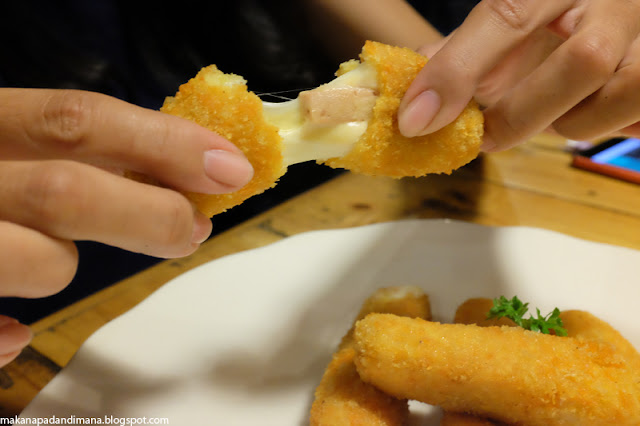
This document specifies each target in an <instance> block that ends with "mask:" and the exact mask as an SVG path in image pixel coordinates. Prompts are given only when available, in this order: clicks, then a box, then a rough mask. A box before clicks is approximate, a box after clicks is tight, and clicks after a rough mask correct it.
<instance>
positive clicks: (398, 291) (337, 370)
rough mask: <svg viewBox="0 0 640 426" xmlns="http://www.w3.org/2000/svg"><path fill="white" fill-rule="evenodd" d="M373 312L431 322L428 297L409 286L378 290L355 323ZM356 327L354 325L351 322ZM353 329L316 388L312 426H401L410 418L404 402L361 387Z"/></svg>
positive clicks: (366, 384) (343, 340)
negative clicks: (356, 365) (356, 364)
mask: <svg viewBox="0 0 640 426" xmlns="http://www.w3.org/2000/svg"><path fill="white" fill-rule="evenodd" d="M372 312H386V313H393V314H396V315H402V316H408V317H411V318H414V317H418V318H424V319H428V318H431V304H430V302H429V296H427V295H426V294H424V292H422V290H420V289H419V288H416V287H410V286H394V287H385V288H379V289H377V290H376V291H375V292H374V293H373V294H372V295H371V296H369V297H368V298H367V300H365V301H364V303H363V304H362V307H361V308H360V312H359V313H358V316H357V317H356V320H355V321H358V320H360V319H362V318H364V317H365V316H367V315H368V314H370V313H372ZM354 326H355V322H354ZM353 330H354V328H353V327H352V328H351V329H350V330H349V331H348V332H347V334H345V335H344V337H343V338H342V341H341V342H340V345H339V347H338V350H337V351H336V352H335V353H334V355H333V358H332V360H331V362H330V363H329V365H328V366H327V369H326V370H325V372H324V375H323V376H322V380H321V381H320V384H319V385H318V387H317V388H316V392H315V400H314V401H313V405H312V406H311V411H310V418H309V424H310V425H311V426H341V425H344V426H352V425H362V426H402V425H404V424H406V420H407V418H408V415H409V410H408V405H407V401H406V400H404V399H396V398H394V397H391V396H389V395H387V394H385V393H383V392H382V391H380V390H378V389H376V388H375V387H373V386H372V385H370V384H368V383H364V382H363V381H362V380H361V379H360V376H359V375H358V372H357V371H356V367H355V364H354V357H355V351H354V340H353Z"/></svg>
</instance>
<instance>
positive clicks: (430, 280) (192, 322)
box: [23, 220, 640, 426]
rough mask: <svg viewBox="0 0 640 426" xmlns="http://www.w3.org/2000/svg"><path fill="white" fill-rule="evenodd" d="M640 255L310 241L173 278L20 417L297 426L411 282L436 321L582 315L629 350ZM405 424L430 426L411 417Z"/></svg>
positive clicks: (348, 233) (471, 229) (541, 240)
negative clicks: (332, 369)
mask: <svg viewBox="0 0 640 426" xmlns="http://www.w3.org/2000/svg"><path fill="white" fill-rule="evenodd" d="M639 265H640V252H638V251H634V250H630V249H625V248H620V247H614V246H609V245H603V244H596V243H591V242H586V241H583V240H579V239H575V238H571V237H567V236H565V235H561V234H558V233H554V232H550V231H544V230H540V229H532V228H521V227H510V228H494V227H483V226H478V225H472V224H468V223H461V222H450V221H440V220H435V221H433V220H412V221H402V222H392V223H386V224H379V225H371V226H366V227H360V228H353V229H348V230H336V231H320V232H311V233H306V234H302V235H298V236H295V237H291V238H287V239H285V240H283V241H281V242H279V243H276V244H273V245H270V246H268V247H265V248H261V249H256V250H251V251H247V252H243V253H240V254H236V255H232V256H228V257H225V258H222V259H219V260H216V261H213V262H210V263H207V264H205V265H202V266H200V267H199V268H197V269H194V270H192V271H190V272H188V273H186V274H184V275H181V276H180V277H178V278H176V279H174V280H173V281H171V282H170V283H168V284H167V285H165V286H164V287H162V288H161V289H160V290H158V291H157V292H156V293H154V294H153V295H152V296H151V297H149V298H148V299H147V300H145V301H144V302H143V303H141V304H140V305H139V306H137V307H136V308H135V309H133V310H131V311H130V312H128V313H127V314H125V315H122V316H121V317H119V318H117V319H115V320H114V321H112V322H111V323H109V324H108V325H106V326H105V327H103V328H102V329H100V330H99V331H98V332H96V333H95V334H94V335H93V336H92V337H91V338H90V339H89V340H88V341H87V342H86V343H85V344H84V345H83V346H82V348H81V349H80V351H79V352H78V353H77V355H76V356H75V357H74V358H73V360H72V361H71V363H70V364H69V365H68V366H67V367H66V368H65V369H63V371H62V372H61V373H60V374H58V375H57V376H56V377H55V378H54V379H53V380H52V381H51V383H49V384H48V385H47V386H46V387H45V388H44V390H43V391H42V392H41V393H40V394H39V395H38V396H37V397H36V398H35V400H34V401H33V402H32V403H31V404H30V405H29V406H28V407H27V409H26V410H25V412H24V413H23V416H24V417H49V416H53V415H55V416H58V417H69V416H72V415H73V416H76V417H103V416H105V415H106V416H114V417H118V418H124V417H133V418H141V417H145V416H146V417H160V418H168V419H169V420H170V424H172V425H225V426H231V425H241V426H246V425H278V426H282V425H302V424H306V423H307V421H308V416H307V413H308V410H309V407H310V404H311V402H312V396H313V392H314V389H315V386H316V384H317V383H318V381H319V379H320V377H321V375H322V372H323V370H324V367H325V366H326V364H327V363H328V361H329V359H330V357H331V353H332V352H333V350H334V348H335V346H336V344H337V343H338V341H339V340H340V338H341V337H342V335H343V334H344V333H345V331H346V330H347V329H348V328H349V326H350V324H351V321H352V320H353V317H354V315H355V314H356V313H357V311H358V309H359V307H360V304H361V302H362V301H363V300H364V299H365V298H366V297H367V296H368V295H370V294H371V292H372V291H373V290H374V289H376V288H378V287H383V286H390V285H418V286H420V287H422V288H424V289H425V291H426V292H427V293H428V294H429V295H430V297H431V302H432V306H433V312H434V316H435V319H437V320H440V321H450V320H451V319H452V317H453V313H454V310H455V308H456V307H457V305H458V304H459V303H461V302H462V301H464V300H465V299H467V298H469V297H495V296H499V295H505V296H508V297H510V296H512V295H517V296H518V297H520V298H521V299H522V300H525V301H529V302H531V305H532V307H534V306H535V307H540V308H541V310H542V311H543V312H547V311H550V310H551V309H553V307H555V306H558V307H559V308H561V309H571V308H578V309H585V310H588V311H591V312H592V313H594V314H595V315H598V316H600V317H601V318H603V319H605V320H607V321H609V322H610V323H611V324H613V325H614V326H615V327H617V328H618V329H619V330H620V331H621V332H622V333H623V334H624V335H625V336H626V337H627V338H628V339H629V340H631V342H632V343H633V344H634V345H635V346H636V347H638V348H640V326H638V325H637V313H636V310H635V309H636V307H637V303H638V300H640V279H639V278H638V267H639ZM420 410H421V411H422V412H423V413H422V414H423V417H426V418H428V419H427V420H425V419H424V418H420V420H419V421H418V420H417V418H416V417H414V419H413V420H414V423H415V424H418V423H419V424H437V416H438V414H436V413H435V410H431V409H429V408H426V409H425V408H424V407H421V408H420Z"/></svg>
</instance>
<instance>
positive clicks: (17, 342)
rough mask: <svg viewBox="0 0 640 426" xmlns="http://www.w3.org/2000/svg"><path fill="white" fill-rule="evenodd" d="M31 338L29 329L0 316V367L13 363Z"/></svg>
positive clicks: (13, 320)
mask: <svg viewBox="0 0 640 426" xmlns="http://www.w3.org/2000/svg"><path fill="white" fill-rule="evenodd" d="M31 338H32V334H31V330H30V329H29V327H27V326H26V325H24V324H20V323H19V322H18V321H16V320H15V319H13V318H10V317H7V316H4V315H0V367H1V366H4V365H7V364H8V363H10V362H11V361H13V360H14V359H15V358H16V357H17V356H18V355H19V354H20V351H21V350H22V349H24V347H25V346H27V345H28V344H29V342H30V341H31Z"/></svg>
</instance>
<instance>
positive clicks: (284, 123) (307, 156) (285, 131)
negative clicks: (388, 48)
mask: <svg viewBox="0 0 640 426" xmlns="http://www.w3.org/2000/svg"><path fill="white" fill-rule="evenodd" d="M337 87H354V88H367V89H374V90H375V89H377V81H376V72H375V69H374V68H373V67H372V66H370V65H367V64H364V63H363V64H359V65H357V66H356V67H354V68H353V69H352V70H350V71H347V72H346V73H344V74H342V75H341V76H339V77H337V78H336V79H334V80H332V81H331V82H329V83H327V84H325V85H323V86H320V87H319V88H317V89H315V90H327V89H331V88H337ZM263 110H264V117H265V119H266V121H267V122H269V123H270V124H273V125H274V126H276V127H278V129H279V134H280V136H281V137H282V142H283V145H284V152H283V153H282V155H283V157H284V163H285V165H287V166H289V165H291V164H296V163H302V162H304V161H310V160H320V161H323V160H327V159H329V158H334V157H342V156H344V155H346V154H348V153H349V151H351V149H352V148H353V146H354V145H355V143H356V142H357V141H358V139H360V137H361V136H362V135H363V134H364V132H365V131H366V130H367V124H368V122H367V121H350V122H346V123H338V124H332V125H322V124H315V123H312V122H310V121H309V120H308V117H307V116H306V115H305V113H304V111H303V108H302V106H301V103H300V100H299V99H293V100H291V101H287V102H279V103H272V102H263Z"/></svg>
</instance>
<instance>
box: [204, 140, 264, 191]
mask: <svg viewBox="0 0 640 426" xmlns="http://www.w3.org/2000/svg"><path fill="white" fill-rule="evenodd" d="M204 171H205V173H206V174H207V176H208V177H209V178H210V179H212V180H214V181H216V182H218V183H220V184H222V185H224V186H228V187H230V190H235V189H239V188H242V187H243V186H245V185H246V184H247V183H249V181H250V180H251V178H252V177H253V167H252V166H251V163H249V161H248V160H247V159H246V158H245V157H244V156H243V155H242V154H235V153H233V152H229V151H224V150H221V149H213V150H210V151H207V152H205V153H204Z"/></svg>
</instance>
